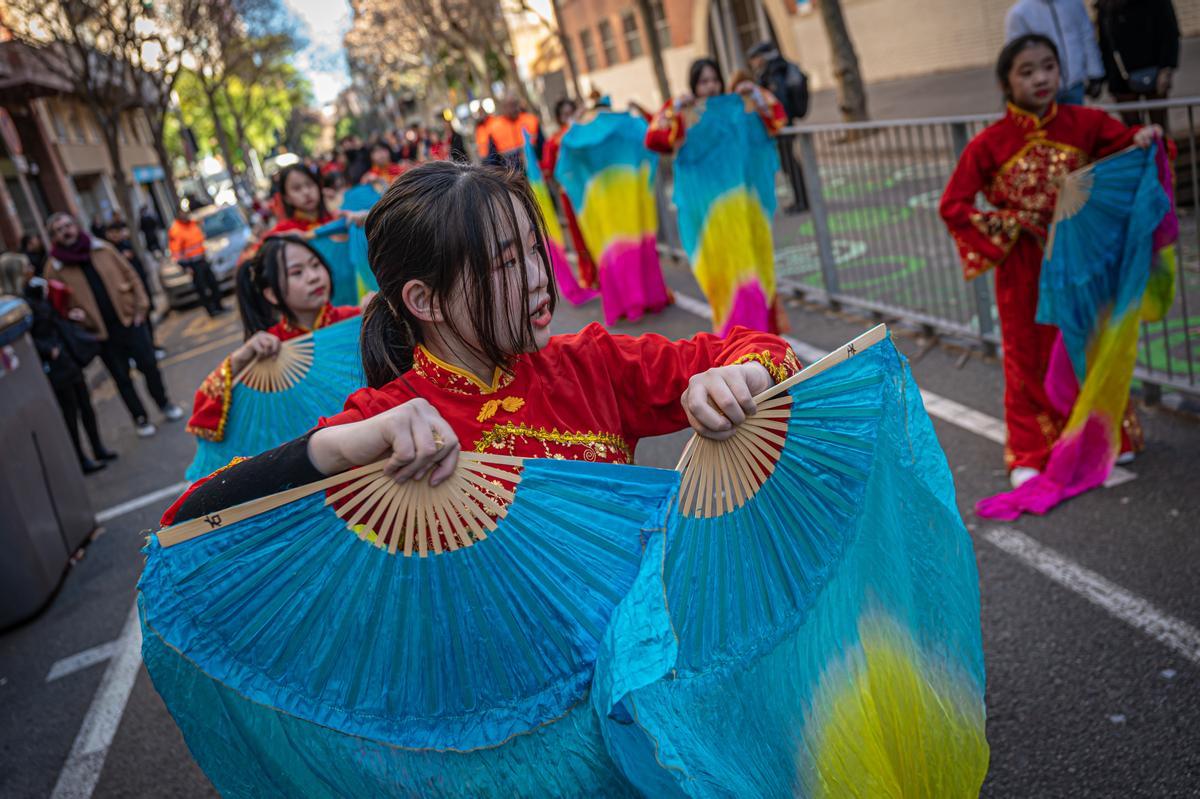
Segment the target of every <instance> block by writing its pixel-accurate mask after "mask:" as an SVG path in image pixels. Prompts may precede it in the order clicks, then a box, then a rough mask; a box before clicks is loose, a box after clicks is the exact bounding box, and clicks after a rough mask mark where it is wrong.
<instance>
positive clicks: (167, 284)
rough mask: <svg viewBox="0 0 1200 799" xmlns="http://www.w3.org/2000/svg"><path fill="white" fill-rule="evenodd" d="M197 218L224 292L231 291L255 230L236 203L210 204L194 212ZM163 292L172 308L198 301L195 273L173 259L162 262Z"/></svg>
mask: <svg viewBox="0 0 1200 799" xmlns="http://www.w3.org/2000/svg"><path fill="white" fill-rule="evenodd" d="M195 218H196V221H197V222H199V223H200V229H201V230H203V231H204V247H205V251H206V255H207V256H208V262H209V263H210V264H212V270H213V275H214V276H215V277H216V278H217V283H218V284H219V285H220V287H221V291H222V292H225V291H232V290H233V283H234V280H235V279H236V274H235V273H236V271H237V262H238V257H239V256H240V255H241V254H242V250H244V249H245V248H246V245H247V244H249V243H250V240H251V237H252V235H253V234H252V233H251V232H250V224H249V223H248V222H247V221H246V216H245V214H243V213H242V210H241V209H240V208H238V207H237V206H236V205H221V206H216V205H209V206H205V207H203V208H200V209H198V210H197V211H196V212H195ZM159 279H160V281H161V282H162V287H163V291H165V292H166V294H167V299H168V300H169V301H170V304H171V307H172V308H179V307H180V306H183V305H187V304H188V303H192V302H195V301H196V299H197V297H196V290H195V288H193V287H192V275H191V273H190V272H188V271H187V270H185V269H184V268H183V267H181V266H180V265H179V264H178V263H177V262H176V261H175V259H174V258H167V259H165V260H164V261H163V264H162V271H161V272H160V273H159Z"/></svg>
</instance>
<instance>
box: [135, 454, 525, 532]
mask: <svg viewBox="0 0 1200 799" xmlns="http://www.w3.org/2000/svg"><path fill="white" fill-rule="evenodd" d="M387 462H388V458H384V459H383V460H380V461H376V462H375V463H369V464H367V465H365V466H359V467H356V468H354V469H350V470H349V471H345V472H341V473H339V474H335V475H330V476H329V477H324V478H322V479H320V480H316V481H314V482H312V483H307V484H305V485H302V486H296V487H295V488H289V489H287V490H286V491H280V492H279V493H276V494H270V495H268V496H265V497H259V498H257V499H252V500H249V501H248V502H243V503H242V504H240V505H234V506H233V507H231V508H226V509H224V510H221V511H217V512H215V513H209V514H206V515H204V516H199V517H197V518H195V519H189V520H187V521H185V522H180V523H179V524H176V525H172V526H171V527H166V528H163V529H162V530H159V531H158V533H157V536H158V543H159V544H160V545H162V546H163V547H171V546H175V545H176V544H181V543H183V542H184V541H190V540H192V539H193V538H196V537H198V536H201V535H204V534H205V533H210V532H212V531H213V530H219V529H221V528H223V527H228V526H229V525H231V524H235V523H237V522H240V521H245V520H246V519H251V518H253V517H255V516H260V515H262V514H264V513H268V512H269V511H273V510H275V509H276V508H280V507H282V506H284V505H286V504H288V503H289V502H295V501H296V500H298V499H303V498H304V497H307V496H310V495H312V494H315V493H317V492H318V491H324V490H326V489H329V488H333V487H334V486H338V485H343V484H345V483H349V482H352V481H354V480H357V479H358V478H360V477H363V476H365V475H369V474H372V473H374V472H381V471H382V470H383V467H384V465H386V464H387ZM524 462H525V460H524V458H518V457H514V456H511V455H488V454H479V453H474V452H461V453H459V467H458V468H459V469H464V468H467V466H466V464H470V463H483V464H501V465H507V466H520V465H522V464H523V463H524Z"/></svg>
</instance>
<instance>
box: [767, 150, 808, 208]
mask: <svg viewBox="0 0 1200 799" xmlns="http://www.w3.org/2000/svg"><path fill="white" fill-rule="evenodd" d="M775 143H776V144H777V145H778V146H779V167H780V169H782V170H783V174H785V175H787V179H788V183H790V184H791V186H792V197H794V198H795V203H796V208H797V210H800V211H806V210H808V192H807V191H806V190H805V188H804V173H803V172H801V171H800V162H799V161H797V160H796V154H795V152H793V151H792V147H793V145H794V144H795V140H794V139H792V138H791V137H788V136H784V137H780V138H778V139H776V140H775Z"/></svg>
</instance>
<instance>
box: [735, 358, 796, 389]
mask: <svg viewBox="0 0 1200 799" xmlns="http://www.w3.org/2000/svg"><path fill="white" fill-rule="evenodd" d="M788 352H789V353H790V352H791V350H788ZM792 357H793V358H795V357H796V356H795V355H793V356H792ZM750 361H754V362H755V363H761V364H762V365H763V366H765V367H766V369H767V371H768V372H770V374H771V377H772V378H773V379H774V380H775V382H776V383H780V382H782V381H784V380H787V379H788V378H789V377H791V376H792V372H790V371H788V368H787V366H786V364H787V358H786V357H785V358H784V361H783V363H776V362H775V359H774V358H772V357H771V353H770V352H768V351H767V350H763V351H762V352H748V353H746V354H745V355H743V356H741V357H740V358H738V359H737V360H736V361H734V362H733V363H732V364H730V365H731V366H736V365H738V364H739V363H748V362H750Z"/></svg>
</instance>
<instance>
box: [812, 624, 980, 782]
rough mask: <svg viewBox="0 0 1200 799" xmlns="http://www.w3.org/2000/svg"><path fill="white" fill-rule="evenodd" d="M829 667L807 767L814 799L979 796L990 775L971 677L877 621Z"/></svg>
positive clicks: (900, 630) (897, 629)
mask: <svg viewBox="0 0 1200 799" xmlns="http://www.w3.org/2000/svg"><path fill="white" fill-rule="evenodd" d="M859 634H860V636H861V643H860V646H859V648H858V649H857V650H856V651H855V652H853V653H852V654H850V655H849V656H848V657H847V658H846V659H845V660H843V661H841V662H839V663H837V664H836V665H834V666H831V667H830V668H828V669H826V671H825V673H824V674H822V676H821V683H820V686H819V687H818V688H817V691H816V693H815V695H814V699H813V709H812V710H811V711H810V713H809V716H808V718H807V720H806V724H805V726H806V730H807V732H806V735H805V738H806V740H807V748H808V751H807V752H806V753H803V754H802V759H808V760H809V763H808V764H807V767H806V768H805V769H804V774H803V776H804V778H805V779H804V781H805V784H806V787H807V795H808V796H811V797H813V799H834V797H837V799H845V798H846V797H855V798H858V797H861V799H880V798H881V797H886V798H887V799H925V798H926V797H928V799H954V798H955V797H977V796H979V789H980V787H981V786H982V784H983V778H984V776H986V774H987V768H988V757H989V752H988V745H987V739H986V738H985V736H984V709H983V706H982V702H981V701H980V699H979V698H978V697H977V696H975V694H974V692H973V691H972V689H971V687H970V686H969V685H968V684H967V680H968V678H967V677H966V676H965V675H959V674H952V673H948V672H947V671H946V670H944V669H937V668H935V667H933V665H932V664H931V663H930V662H929V660H928V659H927V658H925V657H923V656H922V654H921V653H920V652H919V651H918V649H917V646H916V645H915V644H914V642H913V640H912V638H911V636H910V635H909V634H908V632H907V631H906V630H905V629H904V628H903V627H901V626H900V625H898V624H897V623H896V622H895V621H893V620H891V619H886V618H880V617H871V618H867V619H864V620H862V621H861V622H860V624H859Z"/></svg>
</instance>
